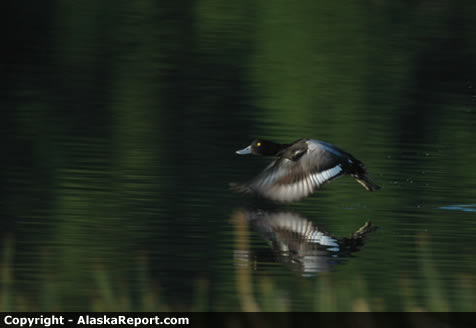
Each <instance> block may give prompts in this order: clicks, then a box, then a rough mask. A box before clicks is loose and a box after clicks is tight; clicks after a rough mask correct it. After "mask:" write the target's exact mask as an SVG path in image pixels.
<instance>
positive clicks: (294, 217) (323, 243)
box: [234, 210, 376, 276]
mask: <svg viewBox="0 0 476 328" xmlns="http://www.w3.org/2000/svg"><path fill="white" fill-rule="evenodd" d="M234 217H235V218H239V220H244V222H243V221H242V223H247V224H248V225H249V227H250V228H251V230H253V231H255V232H257V233H258V234H259V235H260V236H261V237H262V238H263V239H264V240H266V241H267V242H268V244H269V245H270V246H271V249H272V252H273V256H272V257H273V258H274V261H278V262H281V263H284V264H286V265H288V266H290V267H291V269H292V270H293V271H296V272H298V273H300V274H301V275H303V276H314V275H316V274H317V273H318V272H327V271H331V270H332V268H333V267H334V266H335V265H336V264H337V263H339V262H340V261H341V260H342V259H343V258H345V257H349V256H351V255H352V254H353V253H355V252H358V251H359V250H360V248H361V247H362V246H363V245H364V244H365V241H366V236H367V235H368V233H370V232H372V231H375V230H376V228H375V227H373V226H372V225H371V223H370V222H366V223H365V224H364V225H363V226H362V227H360V228H359V229H358V230H357V231H355V232H353V233H352V234H350V236H349V237H344V238H339V237H334V236H333V235H331V234H329V233H327V232H325V231H323V230H321V229H320V228H318V227H317V226H315V225H314V224H313V222H312V221H310V220H308V219H306V218H304V217H302V216H300V215H298V214H296V213H292V212H267V211H261V210H257V211H246V210H239V211H237V212H235V215H234ZM262 258H264V261H269V256H266V255H264V256H263V254H259V253H257V252H253V254H252V255H251V254H250V252H249V250H246V249H236V250H235V259H236V260H237V261H236V263H237V264H239V265H249V261H250V260H251V259H254V260H255V261H257V262H258V263H259V262H260V261H261V260H262Z"/></svg>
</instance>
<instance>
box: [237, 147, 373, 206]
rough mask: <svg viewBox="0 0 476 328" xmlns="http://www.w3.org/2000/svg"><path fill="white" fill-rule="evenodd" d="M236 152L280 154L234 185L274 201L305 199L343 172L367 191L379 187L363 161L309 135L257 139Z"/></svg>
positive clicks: (242, 190)
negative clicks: (286, 140) (279, 139)
mask: <svg viewBox="0 0 476 328" xmlns="http://www.w3.org/2000/svg"><path fill="white" fill-rule="evenodd" d="M236 153H237V154H239V155H247V154H253V155H262V156H276V157H278V158H277V159H276V160H274V161H273V162H272V163H271V164H270V165H269V166H268V167H266V168H265V169H264V170H263V171H262V172H261V173H260V174H258V175H257V176H256V177H255V178H253V179H252V180H250V181H248V182H246V183H243V184H233V185H232V189H234V190H235V191H239V192H246V193H255V194H258V195H260V196H262V197H265V198H268V199H271V200H274V201H278V202H292V201H296V200H299V199H302V198H304V197H306V196H308V195H309V194H311V193H312V192H313V191H314V190H315V189H317V188H319V187H320V186H322V185H323V184H325V183H328V182H330V181H332V180H334V179H336V178H337V177H339V176H341V175H351V176H352V177H353V178H354V179H355V180H356V181H357V182H358V183H360V184H361V185H362V186H363V187H364V188H365V189H367V190H368V191H374V190H378V189H380V187H379V186H378V185H376V184H375V183H373V182H372V181H371V180H370V179H369V177H368V176H367V170H366V169H365V167H364V164H363V163H362V162H361V161H359V160H358V159H356V158H355V157H354V156H352V155H351V154H349V153H347V152H345V151H343V150H342V149H339V148H337V147H336V146H334V145H332V144H330V143H327V142H324V141H319V140H314V139H307V138H306V139H299V140H297V141H295V142H293V143H291V144H278V143H275V142H272V141H268V140H264V139H256V140H253V142H252V143H251V145H249V146H248V147H246V148H244V149H241V150H238V151H236Z"/></svg>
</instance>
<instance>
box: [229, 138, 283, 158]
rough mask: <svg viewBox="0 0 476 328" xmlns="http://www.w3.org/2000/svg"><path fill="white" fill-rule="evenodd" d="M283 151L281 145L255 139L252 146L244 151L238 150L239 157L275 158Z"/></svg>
mask: <svg viewBox="0 0 476 328" xmlns="http://www.w3.org/2000/svg"><path fill="white" fill-rule="evenodd" d="M280 150H281V145H279V144H277V143H274V142H272V141H268V140H264V139H255V140H253V141H252V142H251V144H250V145H249V146H248V147H246V148H243V149H240V150H237V151H236V153H237V154H238V155H248V154H253V155H262V156H273V155H276V154H277V153H278V152H279V151H280Z"/></svg>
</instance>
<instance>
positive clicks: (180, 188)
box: [0, 0, 476, 311]
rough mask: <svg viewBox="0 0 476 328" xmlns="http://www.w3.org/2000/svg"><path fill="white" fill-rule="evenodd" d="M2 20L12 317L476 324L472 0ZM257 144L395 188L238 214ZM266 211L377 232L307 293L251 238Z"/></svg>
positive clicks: (16, 10) (122, 5) (259, 164)
mask: <svg viewBox="0 0 476 328" xmlns="http://www.w3.org/2000/svg"><path fill="white" fill-rule="evenodd" d="M4 7H5V8H4V10H2V14H1V15H2V16H3V17H2V22H3V35H4V37H3V44H4V46H3V47H2V48H3V49H4V50H3V51H2V62H1V64H0V65H1V67H2V79H1V80H0V83H1V91H0V92H1V95H2V97H1V98H0V104H1V107H2V111H1V113H0V126H1V136H2V138H1V144H2V149H3V152H2V154H3V156H2V160H1V164H0V165H1V170H0V177H1V184H0V193H1V194H0V195H1V199H0V204H1V207H0V208H1V212H0V213H1V221H0V228H1V238H2V243H1V247H2V254H1V256H2V257H1V258H0V269H1V276H0V279H1V284H0V286H1V287H0V310H3V311H6V310H26V311H32V310H38V311H56V310H110V311H121V310H134V311H137V310H151V311H154V310H157V311H162V310H198V311H204V310H212V311H239V310H268V311H276V310H277V311H291V310H295V311H297V310H316V311H318V310H344V311H349V310H374V311H379V310H393V311H398V310H435V311H445V310H456V311H474V310H476V303H475V297H474V296H473V295H475V290H476V261H475V260H474V256H473V254H474V253H475V251H476V247H475V245H474V234H475V233H476V225H475V223H474V220H475V218H476V201H475V196H476V155H475V153H474V151H473V150H474V146H475V142H474V140H476V131H475V128H474V127H475V123H476V114H475V111H476V90H475V88H476V42H475V41H474V40H476V23H475V22H476V3H475V2H474V1H470V0H466V1H465V0H462V1H444V0H435V1H398V2H395V1H385V0H380V1H370V0H369V1H352V2H346V3H341V2H338V1H337V2H336V1H328V0H322V1H301V2H291V1H273V2H270V1H235V2H230V1H227V2H224V1H211V0H197V1H164V0H162V1H152V0H139V1H106V0H105V1H89V0H85V1H28V2H27V3H24V2H15V3H10V4H8V5H4ZM258 136H259V137H264V138H269V139H273V140H276V141H280V142H290V141H293V140H295V139H298V138H301V137H311V138H316V139H321V140H326V141H329V142H332V143H334V144H336V145H338V146H340V147H342V148H343V149H345V150H347V151H349V152H351V153H352V154H354V155H355V156H356V157H357V158H359V159H361V160H362V161H363V162H364V163H365V164H366V165H367V167H368V169H369V172H370V175H371V176H372V178H373V179H374V180H375V181H376V182H377V183H378V184H380V185H381V186H382V187H383V188H382V190H381V191H379V192H378V193H367V192H366V191H365V190H363V189H362V188H361V187H360V186H359V185H358V184H356V183H355V182H354V181H352V179H349V178H342V179H339V180H338V181H336V182H333V183H332V184H330V185H328V186H325V187H324V188H323V189H322V190H320V191H318V192H317V193H316V194H315V195H314V196H313V197H310V198H308V199H306V200H304V201H302V202H299V203H296V204H293V205H290V206H278V205H269V204H262V203H260V201H254V200H250V199H247V198H243V197H241V196H239V195H235V194H233V193H231V192H230V191H229V190H228V183H229V182H230V181H243V180H246V179H248V178H250V177H251V176H253V175H254V174H256V173H257V172H258V171H259V170H261V169H262V168H263V167H264V166H265V165H266V163H267V161H268V160H267V159H261V158H243V157H238V156H235V154H234V151H235V150H237V149H240V148H243V147H244V146H246V145H248V143H249V142H250V140H251V139H253V138H255V137H258ZM263 206H270V207H273V209H274V210H276V211H280V210H286V211H292V212H296V213H300V215H303V216H305V217H306V218H308V219H309V220H311V221H312V222H313V223H314V224H315V225H316V226H319V227H323V228H324V229H325V230H326V231H329V232H331V233H333V234H335V235H337V236H346V235H348V234H350V233H351V232H352V231H354V230H356V229H357V228H358V227H359V226H361V225H362V224H363V223H364V222H365V221H369V220H370V221H372V223H373V224H374V225H376V226H378V227H379V229H378V230H377V231H376V232H375V233H373V234H372V235H371V236H369V238H368V241H367V243H366V245H365V246H364V247H363V248H362V249H361V251H360V252H358V253H356V254H354V255H353V256H352V257H351V258H347V259H346V260H345V261H343V262H344V263H339V264H336V265H335V266H333V267H332V269H331V270H330V271H328V272H318V273H317V274H316V275H315V276H314V277H310V278H309V277H308V278H305V277H302V276H301V275H299V274H296V273H295V272H293V271H292V270H289V268H287V267H286V265H283V264H282V263H280V261H279V260H278V259H277V258H273V257H272V256H271V257H269V256H267V257H265V259H264V260H260V258H259V257H258V256H257V255H254V254H258V253H260V252H267V251H270V249H269V246H268V245H267V244H266V242H264V241H263V240H262V239H261V238H260V237H259V235H257V234H256V233H254V232H250V231H249V230H248V227H247V226H246V224H245V225H244V226H243V225H242V224H236V221H235V220H233V215H234V214H233V213H236V212H235V211H236V210H237V209H239V208H243V207H245V208H253V209H254V208H261V207H263ZM237 251H239V252H238V253H237ZM240 252H241V253H240ZM243 252H245V253H246V254H249V255H248V256H249V257H250V261H249V263H248V264H247V265H246V266H243V265H240V263H241V262H240V261H239V260H237V256H236V254H243ZM237 263H238V264H237Z"/></svg>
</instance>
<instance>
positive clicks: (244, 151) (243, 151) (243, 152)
mask: <svg viewBox="0 0 476 328" xmlns="http://www.w3.org/2000/svg"><path fill="white" fill-rule="evenodd" d="M236 153H237V154H238V155H249V154H251V145H250V146H248V147H246V148H243V149H240V150H237V151H236Z"/></svg>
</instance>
